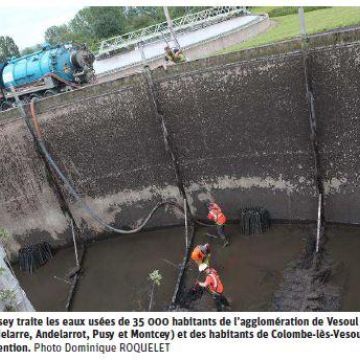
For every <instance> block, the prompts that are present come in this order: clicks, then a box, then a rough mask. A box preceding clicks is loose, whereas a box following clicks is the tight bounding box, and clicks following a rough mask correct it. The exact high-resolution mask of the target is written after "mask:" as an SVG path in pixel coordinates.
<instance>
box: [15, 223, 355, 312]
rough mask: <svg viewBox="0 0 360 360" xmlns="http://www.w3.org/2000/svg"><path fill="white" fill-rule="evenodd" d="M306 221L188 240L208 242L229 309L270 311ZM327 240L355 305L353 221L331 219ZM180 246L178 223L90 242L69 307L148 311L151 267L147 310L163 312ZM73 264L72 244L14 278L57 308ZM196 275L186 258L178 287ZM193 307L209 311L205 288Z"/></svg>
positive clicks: (43, 306) (199, 234)
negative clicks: (225, 240) (226, 241)
mask: <svg viewBox="0 0 360 360" xmlns="http://www.w3.org/2000/svg"><path fill="white" fill-rule="evenodd" d="M311 228H312V226H311V225H280V224H278V225H273V226H272V227H271V229H270V231H268V232H266V233H264V234H259V235H252V236H244V235H242V234H241V233H240V229H239V227H238V226H236V225H232V226H228V227H227V233H228V235H229V236H230V241H231V244H230V246H229V247H227V248H223V247H222V243H221V242H220V241H219V240H217V239H213V238H208V237H207V236H206V232H209V231H210V232H212V231H213V229H212V228H198V229H197V231H196V234H195V244H199V243H203V242H209V243H210V244H211V247H212V258H211V263H212V266H213V267H214V268H216V269H217V270H218V271H219V274H220V276H221V278H222V280H223V282H224V286H225V295H226V296H227V298H228V299H229V301H230V303H231V310H232V311H270V310H271V309H272V301H273V296H274V293H275V292H276V290H277V289H278V287H279V284H280V282H281V281H282V278H283V272H284V270H285V269H286V267H287V265H288V264H289V262H291V261H293V260H294V259H295V258H296V257H297V256H298V255H299V253H301V251H302V250H303V248H304V245H305V242H306V239H307V238H308V236H309V234H310V233H311ZM327 233H328V236H327V237H328V242H327V244H326V246H327V248H328V251H329V253H330V255H331V256H332V257H333V260H334V261H335V262H336V264H337V269H340V272H341V276H339V277H338V283H339V284H340V283H341V284H343V283H344V279H346V280H345V286H343V288H344V294H343V299H342V306H341V309H342V310H352V311H358V310H359V309H360V288H359V286H358V284H357V283H358V282H357V277H356V274H357V273H358V267H359V266H360V265H359V264H360V262H359V261H358V258H359V255H358V254H359V251H357V250H360V249H359V248H360V241H359V236H360V228H358V227H347V226H330V227H329V229H328V232H327ZM184 251H185V243H184V229H183V228H182V227H178V228H171V229H162V230H156V231H147V232H142V233H140V234H135V235H128V236H120V237H114V238H110V239H107V240H103V241H98V242H94V243H92V244H91V245H90V246H89V247H88V250H87V254H86V257H85V260H84V270H83V273H82V274H81V278H80V281H79V285H78V288H77V292H76V296H75V298H74V303H73V308H72V310H73V311H147V310H148V306H149V301H150V293H151V289H152V285H151V282H150V281H149V279H148V275H149V273H150V272H152V271H153V270H156V269H158V270H159V272H160V274H161V275H162V280H161V284H160V287H159V288H156V292H155V294H154V304H153V308H152V310H154V311H165V310H167V309H168V306H169V305H170V303H171V298H172V296H173V292H174V288H175V284H176V281H177V276H178V271H179V265H180V264H181V262H182V259H183V256H184ZM74 265H75V260H74V253H73V249H72V248H66V249H62V250H59V251H58V252H57V253H56V255H55V256H54V258H53V259H52V260H51V261H50V262H49V263H48V264H47V265H45V266H44V267H42V268H40V269H38V270H37V271H36V272H35V273H34V274H33V275H29V274H25V273H21V272H19V269H18V268H16V273H17V276H18V278H19V280H20V283H21V285H22V286H23V288H24V290H25V291H26V293H27V295H28V296H29V298H30V300H31V301H32V303H33V305H34V307H35V308H36V310H38V311H63V310H64V309H65V304H66V299H67V295H68V291H69V288H70V284H69V283H68V282H67V279H66V276H67V274H68V272H69V270H71V269H72V268H73V267H74ZM197 276H198V271H197V268H196V266H195V265H194V264H192V263H190V264H189V265H188V267H187V271H186V277H185V288H190V287H191V286H192V285H193V284H194V282H195V280H196V278H197ZM193 310H194V311H212V310H214V304H213V300H212V298H211V297H210V296H208V295H207V294H205V295H204V296H203V297H202V299H201V300H200V301H199V302H198V303H197V304H196V306H195V307H194V308H193Z"/></svg>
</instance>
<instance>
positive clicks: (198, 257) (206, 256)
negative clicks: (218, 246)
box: [191, 244, 211, 266]
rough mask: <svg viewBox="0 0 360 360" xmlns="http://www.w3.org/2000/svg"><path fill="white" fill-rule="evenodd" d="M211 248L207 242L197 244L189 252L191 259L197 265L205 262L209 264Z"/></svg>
mask: <svg viewBox="0 0 360 360" xmlns="http://www.w3.org/2000/svg"><path fill="white" fill-rule="evenodd" d="M210 256H211V249H210V245H209V244H204V245H197V246H196V247H195V248H194V250H193V251H192V253H191V260H193V261H194V262H195V263H196V265H197V266H200V265H201V264H203V263H205V264H207V265H210Z"/></svg>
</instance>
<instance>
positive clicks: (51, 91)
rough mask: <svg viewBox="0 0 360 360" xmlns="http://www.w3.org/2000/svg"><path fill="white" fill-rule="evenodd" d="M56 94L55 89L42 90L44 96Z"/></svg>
mask: <svg viewBox="0 0 360 360" xmlns="http://www.w3.org/2000/svg"><path fill="white" fill-rule="evenodd" d="M56 94H57V92H56V91H55V90H46V91H45V92H44V97H49V96H54V95H56Z"/></svg>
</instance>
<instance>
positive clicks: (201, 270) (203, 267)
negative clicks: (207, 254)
mask: <svg viewBox="0 0 360 360" xmlns="http://www.w3.org/2000/svg"><path fill="white" fill-rule="evenodd" d="M208 267H209V265H208V264H206V263H202V264H200V265H199V271H200V272H203V271H205V270H206V269H207V268H208Z"/></svg>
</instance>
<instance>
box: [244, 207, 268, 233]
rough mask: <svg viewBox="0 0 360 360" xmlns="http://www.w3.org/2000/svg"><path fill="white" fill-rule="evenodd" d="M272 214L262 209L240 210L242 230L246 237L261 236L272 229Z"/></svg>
mask: <svg viewBox="0 0 360 360" xmlns="http://www.w3.org/2000/svg"><path fill="white" fill-rule="evenodd" d="M270 223H271V219H270V213H269V211H268V210H266V209H264V208H262V207H249V208H244V209H241V210H240V229H241V232H242V233H243V234H244V235H252V234H260V233H263V232H265V231H267V230H268V229H269V228H270Z"/></svg>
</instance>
